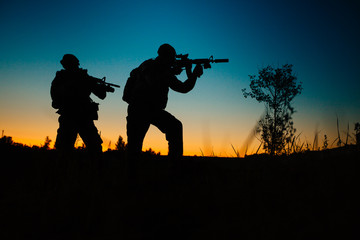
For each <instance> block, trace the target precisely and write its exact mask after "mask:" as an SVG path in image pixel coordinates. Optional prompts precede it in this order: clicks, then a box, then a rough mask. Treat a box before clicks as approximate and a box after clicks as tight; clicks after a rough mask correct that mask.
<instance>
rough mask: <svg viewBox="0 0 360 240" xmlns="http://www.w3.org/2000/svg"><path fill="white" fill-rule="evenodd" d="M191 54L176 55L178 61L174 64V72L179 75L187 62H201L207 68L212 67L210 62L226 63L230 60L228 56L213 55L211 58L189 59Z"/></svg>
mask: <svg viewBox="0 0 360 240" xmlns="http://www.w3.org/2000/svg"><path fill="white" fill-rule="evenodd" d="M188 57H189V54H178V55H176V61H175V66H174V72H175V74H176V75H179V74H180V73H181V72H182V70H184V68H185V67H186V65H187V64H189V63H191V64H201V65H203V67H204V68H205V69H208V68H211V65H210V63H226V62H229V59H228V58H225V59H214V57H213V56H212V55H211V56H210V57H209V58H199V59H189V58H188Z"/></svg>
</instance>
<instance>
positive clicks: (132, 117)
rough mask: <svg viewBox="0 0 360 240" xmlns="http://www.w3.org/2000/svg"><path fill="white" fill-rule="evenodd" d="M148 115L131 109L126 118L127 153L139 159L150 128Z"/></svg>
mask: <svg viewBox="0 0 360 240" xmlns="http://www.w3.org/2000/svg"><path fill="white" fill-rule="evenodd" d="M147 118H148V116H147V114H146V113H144V112H143V111H140V110H136V109H132V108H131V107H129V109H128V116H127V117H126V121H127V122H126V134H127V141H128V145H127V151H128V155H129V156H133V157H137V156H138V155H139V154H140V153H141V151H142V146H143V141H144V138H145V135H146V133H147V131H148V130H149V127H150V122H149V121H148V119H147Z"/></svg>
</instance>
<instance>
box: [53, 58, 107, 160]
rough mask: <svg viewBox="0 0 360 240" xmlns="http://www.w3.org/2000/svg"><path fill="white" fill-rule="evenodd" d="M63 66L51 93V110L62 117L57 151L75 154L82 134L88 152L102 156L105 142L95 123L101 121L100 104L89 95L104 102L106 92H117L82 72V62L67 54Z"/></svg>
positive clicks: (57, 139)
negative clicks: (99, 114) (99, 116)
mask: <svg viewBox="0 0 360 240" xmlns="http://www.w3.org/2000/svg"><path fill="white" fill-rule="evenodd" d="M60 63H61V65H62V66H63V67H64V69H63V70H61V71H58V72H57V73H56V76H55V79H54V80H53V81H52V84H51V90H50V93H51V99H52V107H53V108H55V109H58V111H57V113H58V114H60V117H59V129H58V130H57V137H56V142H55V148H56V149H58V150H61V151H69V150H72V149H73V148H74V143H75V141H76V138H77V134H79V135H80V137H81V138H82V140H83V141H84V143H85V145H86V148H87V149H88V150H89V151H90V152H92V153H96V154H99V153H101V152H102V147H101V144H102V140H101V137H100V136H99V134H98V130H97V128H96V127H95V125H94V120H97V119H98V114H97V111H98V110H99V108H98V105H99V104H98V103H95V102H94V101H93V100H92V99H91V98H90V94H91V93H93V94H95V95H96V96H97V97H98V98H100V99H102V100H103V99H105V97H106V92H113V91H114V89H113V88H111V87H109V86H107V85H105V84H102V83H101V79H97V78H94V77H92V76H89V75H88V73H87V70H85V69H82V68H79V65H80V63H79V60H78V59H77V58H76V57H75V56H74V55H72V54H65V55H64V57H63V59H62V60H61V61H60Z"/></svg>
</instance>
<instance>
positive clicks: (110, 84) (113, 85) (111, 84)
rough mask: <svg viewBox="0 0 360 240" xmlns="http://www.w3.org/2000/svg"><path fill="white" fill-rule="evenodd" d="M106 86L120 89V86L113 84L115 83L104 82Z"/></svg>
mask: <svg viewBox="0 0 360 240" xmlns="http://www.w3.org/2000/svg"><path fill="white" fill-rule="evenodd" d="M104 83H105V84H106V85H109V86H112V87H117V88H120V86H119V85H117V84H113V83H108V82H104Z"/></svg>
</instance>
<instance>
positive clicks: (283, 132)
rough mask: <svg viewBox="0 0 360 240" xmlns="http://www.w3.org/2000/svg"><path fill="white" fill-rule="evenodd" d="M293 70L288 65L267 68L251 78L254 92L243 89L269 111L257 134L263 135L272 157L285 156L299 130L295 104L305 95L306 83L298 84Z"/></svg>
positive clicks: (266, 148)
mask: <svg viewBox="0 0 360 240" xmlns="http://www.w3.org/2000/svg"><path fill="white" fill-rule="evenodd" d="M292 67H293V65H291V64H285V65H283V66H282V68H276V69H274V68H273V67H272V66H267V67H265V68H263V69H260V70H259V75H258V76H256V75H250V76H249V77H250V80H251V83H250V89H251V91H250V92H247V91H246V89H245V88H244V89H242V91H243V95H244V97H245V98H247V97H249V96H250V97H251V98H255V99H256V100H257V101H258V102H263V103H264V104H265V109H266V112H265V115H264V116H263V117H262V118H261V119H260V120H259V122H258V129H257V132H258V133H260V134H261V138H262V140H263V143H264V145H263V147H264V149H265V151H266V152H268V153H270V154H271V155H274V154H279V153H281V152H282V151H283V150H284V148H285V145H286V143H289V142H290V141H291V139H292V137H293V136H294V133H295V131H296V129H295V128H294V123H293V121H292V117H291V115H292V114H293V113H294V112H295V110H294V108H293V107H292V106H291V101H292V100H293V99H294V97H295V96H296V95H298V94H300V93H301V90H302V87H301V84H302V83H301V82H300V83H299V84H297V82H296V81H297V77H296V76H295V75H294V74H293V70H292Z"/></svg>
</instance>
